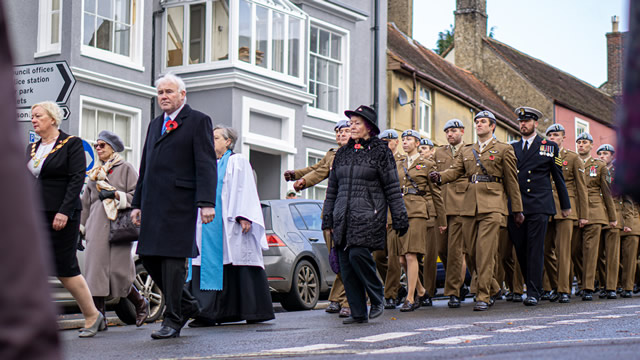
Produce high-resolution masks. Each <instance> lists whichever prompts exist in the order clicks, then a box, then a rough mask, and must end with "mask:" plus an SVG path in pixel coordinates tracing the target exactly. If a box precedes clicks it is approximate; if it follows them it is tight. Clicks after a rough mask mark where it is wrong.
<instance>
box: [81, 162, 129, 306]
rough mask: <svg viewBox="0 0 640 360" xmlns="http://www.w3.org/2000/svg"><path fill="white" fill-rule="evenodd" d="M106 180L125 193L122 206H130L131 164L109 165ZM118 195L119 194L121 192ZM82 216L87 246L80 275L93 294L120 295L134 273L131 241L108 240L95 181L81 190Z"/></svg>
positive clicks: (106, 223)
mask: <svg viewBox="0 0 640 360" xmlns="http://www.w3.org/2000/svg"><path fill="white" fill-rule="evenodd" d="M111 170H113V173H111V174H109V175H108V179H109V183H110V184H111V185H112V186H114V187H115V188H116V191H119V192H123V193H126V204H125V206H126V207H127V208H128V207H131V200H132V199H133V193H134V192H135V190H136V183H137V181H138V174H137V173H136V171H135V169H134V168H133V166H131V164H129V163H128V162H124V163H121V164H118V165H115V166H114V167H112V168H111ZM121 199H122V195H121ZM82 209H83V211H82V217H81V220H80V223H81V224H82V225H84V227H85V234H86V235H85V238H86V239H87V248H86V250H85V252H86V255H85V266H84V267H85V269H84V270H85V271H84V275H85V278H86V279H87V284H88V285H89V289H90V290H91V295H93V296H112V297H124V296H127V294H128V293H129V290H131V284H133V280H134V278H135V275H136V271H135V264H134V263H133V257H132V254H131V247H132V246H133V244H118V245H111V244H110V243H109V228H110V220H109V219H108V218H107V214H106V213H105V211H104V207H103V205H102V201H100V199H99V198H98V190H97V189H96V183H95V181H89V182H88V183H87V186H86V187H85V190H84V193H83V194H82Z"/></svg>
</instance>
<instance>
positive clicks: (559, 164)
mask: <svg viewBox="0 0 640 360" xmlns="http://www.w3.org/2000/svg"><path fill="white" fill-rule="evenodd" d="M555 161H556V165H558V166H562V159H560V158H559V157H555Z"/></svg>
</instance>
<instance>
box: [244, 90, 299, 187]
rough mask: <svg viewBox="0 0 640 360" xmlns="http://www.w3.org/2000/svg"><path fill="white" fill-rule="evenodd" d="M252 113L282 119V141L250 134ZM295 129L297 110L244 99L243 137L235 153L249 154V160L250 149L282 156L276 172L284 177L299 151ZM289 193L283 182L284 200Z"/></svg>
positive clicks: (248, 98)
mask: <svg viewBox="0 0 640 360" xmlns="http://www.w3.org/2000/svg"><path fill="white" fill-rule="evenodd" d="M252 112H256V113H261V114H264V115H267V116H271V117H275V118H279V119H282V128H281V134H280V139H276V138H273V137H270V136H266V135H262V134H256V133H253V132H251V131H250V127H249V126H250V121H251V113H252ZM295 129H296V110H295V109H294V108H290V107H286V106H281V105H276V104H273V103H271V102H267V101H262V100H258V99H254V98H252V97H249V96H243V97H242V124H241V125H240V134H241V136H240V141H238V142H237V143H236V147H235V148H234V151H236V152H237V153H239V154H246V156H247V158H249V155H250V150H251V149H255V150H257V151H262V152H267V153H270V154H276V155H281V161H280V169H279V170H276V171H280V172H279V173H280V174H282V173H283V172H284V171H285V170H287V169H291V168H293V162H294V156H295V154H297V153H298V149H296V147H295ZM286 191H287V184H286V183H285V182H283V181H282V182H281V184H280V197H284V194H285V193H286Z"/></svg>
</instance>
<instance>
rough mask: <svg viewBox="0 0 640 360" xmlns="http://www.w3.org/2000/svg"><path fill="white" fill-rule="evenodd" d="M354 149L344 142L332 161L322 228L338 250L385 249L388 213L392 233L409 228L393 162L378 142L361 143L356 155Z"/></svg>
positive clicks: (381, 143)
mask: <svg viewBox="0 0 640 360" xmlns="http://www.w3.org/2000/svg"><path fill="white" fill-rule="evenodd" d="M355 145H356V142H355V141H354V140H353V139H351V140H349V143H347V145H345V146H343V147H341V148H340V149H339V150H338V152H337V153H336V157H335V159H334V160H333V168H332V169H331V174H330V175H329V187H328V189H327V198H326V200H325V201H324V209H323V219H322V228H323V229H333V241H334V244H336V246H339V247H340V248H342V249H344V248H347V247H351V246H362V247H367V248H370V249H371V250H379V249H384V247H385V244H386V234H387V233H386V225H387V208H389V209H390V210H391V217H392V219H393V228H394V229H406V228H408V227H409V220H408V217H407V210H406V209H405V207H404V201H402V193H401V192H400V184H399V182H398V171H397V170H396V163H395V160H394V158H393V154H392V153H391V150H389V147H388V146H387V144H386V143H385V142H384V141H382V140H380V139H378V138H377V137H372V138H371V139H369V140H366V141H360V145H361V148H360V149H358V150H356V149H355Z"/></svg>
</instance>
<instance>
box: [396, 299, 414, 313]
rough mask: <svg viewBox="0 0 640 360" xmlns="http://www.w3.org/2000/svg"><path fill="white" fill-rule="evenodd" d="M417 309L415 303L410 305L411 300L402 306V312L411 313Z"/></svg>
mask: <svg viewBox="0 0 640 360" xmlns="http://www.w3.org/2000/svg"><path fill="white" fill-rule="evenodd" d="M415 309H416V306H415V303H410V302H409V300H405V301H404V302H403V303H402V306H400V311H402V312H409V311H413V310H415Z"/></svg>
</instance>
